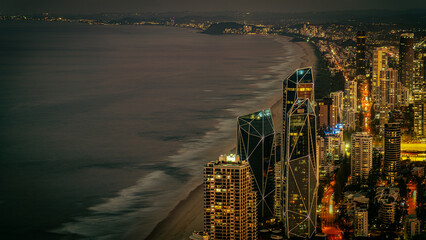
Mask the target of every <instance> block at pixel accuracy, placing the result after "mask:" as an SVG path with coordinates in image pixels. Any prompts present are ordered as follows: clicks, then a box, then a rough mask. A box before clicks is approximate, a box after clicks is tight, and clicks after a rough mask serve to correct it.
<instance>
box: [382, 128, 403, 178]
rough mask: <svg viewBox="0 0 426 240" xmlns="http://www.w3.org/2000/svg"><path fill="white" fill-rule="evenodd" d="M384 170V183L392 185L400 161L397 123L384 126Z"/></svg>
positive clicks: (399, 130) (399, 135) (399, 140)
mask: <svg viewBox="0 0 426 240" xmlns="http://www.w3.org/2000/svg"><path fill="white" fill-rule="evenodd" d="M384 141H385V169H384V173H385V176H386V181H387V182H388V184H389V185H391V186H392V185H394V183H395V178H396V177H397V175H398V168H399V161H400V159H401V127H400V125H399V123H388V124H385V137H384Z"/></svg>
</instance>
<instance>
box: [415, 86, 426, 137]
mask: <svg viewBox="0 0 426 240" xmlns="http://www.w3.org/2000/svg"><path fill="white" fill-rule="evenodd" d="M413 96H414V104H413V111H414V135H415V136H416V137H417V138H420V139H422V138H426V89H425V90H415V91H414V92H413Z"/></svg>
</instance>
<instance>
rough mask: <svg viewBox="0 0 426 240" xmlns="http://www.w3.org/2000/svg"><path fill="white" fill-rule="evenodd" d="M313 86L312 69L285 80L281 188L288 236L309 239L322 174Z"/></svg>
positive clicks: (312, 231) (295, 73) (313, 225)
mask: <svg viewBox="0 0 426 240" xmlns="http://www.w3.org/2000/svg"><path fill="white" fill-rule="evenodd" d="M300 84H303V85H300ZM301 86H303V87H301ZM313 89H314V80H313V75H312V69H311V68H305V69H297V70H296V71H295V72H294V73H293V74H291V75H290V76H289V77H288V78H286V79H285V80H284V81H283V141H282V142H283V143H282V149H283V150H282V152H283V154H282V155H281V156H283V159H282V162H283V163H284V164H281V167H282V170H281V174H282V179H283V180H282V181H281V183H282V187H281V189H283V191H282V199H283V201H282V203H283V205H284V206H283V207H282V209H283V210H284V212H283V215H282V216H283V222H284V229H285V233H286V236H287V237H303V238H309V237H311V236H312V235H313V234H314V233H315V229H316V205H317V194H318V181H319V180H318V177H319V174H318V161H317V159H316V116H315V112H314V109H313V106H312V102H313V100H314V92H313Z"/></svg>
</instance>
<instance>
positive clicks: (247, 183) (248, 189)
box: [204, 155, 257, 240]
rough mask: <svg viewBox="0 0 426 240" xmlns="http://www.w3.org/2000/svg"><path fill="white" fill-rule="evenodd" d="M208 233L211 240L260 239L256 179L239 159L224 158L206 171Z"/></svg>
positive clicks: (248, 167) (223, 156)
mask: <svg viewBox="0 0 426 240" xmlns="http://www.w3.org/2000/svg"><path fill="white" fill-rule="evenodd" d="M204 232H205V233H206V234H208V235H209V237H210V238H209V239H223V240H226V239H239V240H245V239H250V240H255V239H257V220H256V191H254V189H253V176H252V174H251V171H250V165H249V163H248V162H247V161H241V160H240V159H239V157H238V156H235V155H227V156H225V155H222V156H220V157H219V160H218V161H213V162H210V163H208V164H207V165H206V167H205V168H204Z"/></svg>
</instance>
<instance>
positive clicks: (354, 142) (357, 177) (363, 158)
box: [351, 132, 373, 183]
mask: <svg viewBox="0 0 426 240" xmlns="http://www.w3.org/2000/svg"><path fill="white" fill-rule="evenodd" d="M351 138H352V139H351V183H359V182H361V181H363V180H366V179H368V175H369V174H370V170H371V166H372V164H373V138H372V136H371V135H370V134H368V133H367V132H357V133H354V134H352V137H351Z"/></svg>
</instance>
